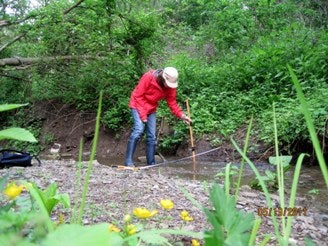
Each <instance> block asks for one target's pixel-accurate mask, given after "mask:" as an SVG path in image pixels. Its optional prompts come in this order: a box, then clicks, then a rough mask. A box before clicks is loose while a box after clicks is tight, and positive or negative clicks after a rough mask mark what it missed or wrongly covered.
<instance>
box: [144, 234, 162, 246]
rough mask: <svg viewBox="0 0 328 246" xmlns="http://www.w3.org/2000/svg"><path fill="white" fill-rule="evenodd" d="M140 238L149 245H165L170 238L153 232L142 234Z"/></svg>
mask: <svg viewBox="0 0 328 246" xmlns="http://www.w3.org/2000/svg"><path fill="white" fill-rule="evenodd" d="M140 239H141V240H142V241H144V242H145V243H147V244H149V245H152V244H154V245H155V244H156V245H165V244H167V243H168V240H167V239H166V238H165V237H162V236H161V235H159V234H154V233H153V232H150V233H142V234H140Z"/></svg>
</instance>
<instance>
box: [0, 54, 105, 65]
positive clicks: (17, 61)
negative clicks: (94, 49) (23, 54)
mask: <svg viewBox="0 0 328 246" xmlns="http://www.w3.org/2000/svg"><path fill="white" fill-rule="evenodd" d="M84 59H103V57H99V56H98V57H97V56H88V55H83V56H54V57H40V58H39V57H36V58H34V57H28V58H17V57H13V58H4V59H0V67H4V66H21V65H29V64H34V63H37V62H52V61H65V60H66V61H69V60H84Z"/></svg>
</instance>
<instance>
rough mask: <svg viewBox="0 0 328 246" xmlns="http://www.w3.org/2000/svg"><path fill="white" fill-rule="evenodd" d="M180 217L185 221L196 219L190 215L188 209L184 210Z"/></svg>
mask: <svg viewBox="0 0 328 246" xmlns="http://www.w3.org/2000/svg"><path fill="white" fill-rule="evenodd" d="M180 217H181V219H183V220H184V221H192V220H194V218H193V217H191V216H189V213H188V211H186V210H183V211H182V212H181V213H180Z"/></svg>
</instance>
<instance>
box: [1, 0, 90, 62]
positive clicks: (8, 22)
mask: <svg viewBox="0 0 328 246" xmlns="http://www.w3.org/2000/svg"><path fill="white" fill-rule="evenodd" d="M83 2H84V0H79V1H77V2H76V3H75V4H73V5H72V6H71V7H70V8H68V9H66V10H64V11H63V15H66V14H68V13H69V12H71V11H72V10H73V9H74V8H76V7H78V6H79V5H80V4H81V3H83ZM32 17H36V16H34V15H29V16H27V17H25V18H23V19H22V20H18V21H15V22H10V21H7V20H0V28H1V27H5V26H10V25H16V24H20V23H22V22H24V21H26V20H28V19H30V18H32ZM25 34H26V33H24V34H21V35H19V36H17V37H19V38H17V37H15V38H14V39H13V40H12V41H10V42H8V43H7V44H5V45H3V46H2V47H1V48H0V52H1V51H2V50H4V49H6V48H7V47H8V46H9V45H11V44H13V43H15V42H16V41H18V40H19V39H21V38H22V37H23V36H25ZM0 66H1V65H0Z"/></svg>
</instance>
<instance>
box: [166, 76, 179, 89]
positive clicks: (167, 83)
mask: <svg viewBox="0 0 328 246" xmlns="http://www.w3.org/2000/svg"><path fill="white" fill-rule="evenodd" d="M164 79H165V78H164ZM165 83H166V85H167V86H168V87H170V88H173V89H175V88H177V87H178V81H175V82H171V81H169V80H168V79H165Z"/></svg>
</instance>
